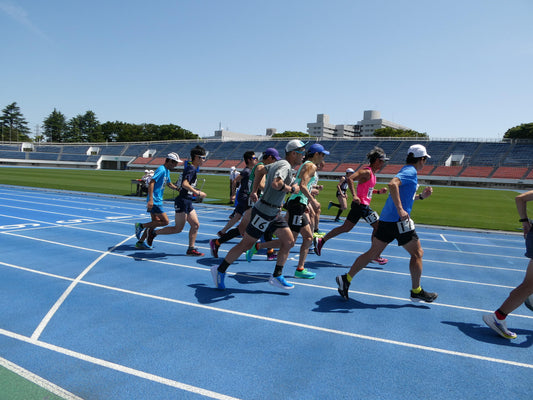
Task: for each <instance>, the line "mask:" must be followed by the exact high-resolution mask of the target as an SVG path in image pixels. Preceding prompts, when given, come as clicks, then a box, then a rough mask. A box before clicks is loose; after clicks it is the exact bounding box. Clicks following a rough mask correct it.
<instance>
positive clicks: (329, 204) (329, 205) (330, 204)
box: [328, 201, 333, 210]
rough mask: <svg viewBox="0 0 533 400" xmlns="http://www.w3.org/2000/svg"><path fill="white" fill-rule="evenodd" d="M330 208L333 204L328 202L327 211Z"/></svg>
mask: <svg viewBox="0 0 533 400" xmlns="http://www.w3.org/2000/svg"><path fill="white" fill-rule="evenodd" d="M332 206H333V202H332V201H330V202H329V203H328V210H329V209H330V208H331V207H332Z"/></svg>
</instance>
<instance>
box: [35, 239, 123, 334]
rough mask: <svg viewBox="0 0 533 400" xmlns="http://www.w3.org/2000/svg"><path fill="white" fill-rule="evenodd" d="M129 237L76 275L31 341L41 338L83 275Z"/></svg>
mask: <svg viewBox="0 0 533 400" xmlns="http://www.w3.org/2000/svg"><path fill="white" fill-rule="evenodd" d="M130 239H131V237H128V238H126V239H124V240H123V241H122V242H120V243H118V244H116V245H115V246H113V247H112V248H111V249H110V250H108V251H106V252H105V253H102V254H100V256H99V257H98V258H97V259H96V260H94V261H93V262H92V263H91V264H89V266H88V267H87V268H85V270H84V271H83V272H82V273H81V274H79V275H78V277H77V278H76V279H74V281H73V282H72V283H71V284H70V285H69V287H68V288H67V290H65V292H64V293H63V294H62V295H61V296H60V297H59V299H58V300H57V301H56V303H55V304H54V305H53V306H52V308H51V309H50V310H49V311H48V313H47V314H46V315H45V317H44V318H43V320H42V321H41V323H40V324H39V326H37V329H35V331H34V332H33V334H32V335H31V338H32V339H33V340H37V339H39V336H41V333H43V330H44V329H45V328H46V325H48V323H49V322H50V320H51V319H52V317H53V316H54V314H55V313H56V312H57V310H58V309H59V307H61V305H62V304H63V303H64V301H65V300H66V299H67V297H68V295H69V294H70V293H71V292H72V291H73V290H74V288H75V287H76V285H77V284H78V283H79V282H80V281H81V280H82V279H83V277H84V276H85V275H87V273H88V272H89V271H90V270H91V269H92V268H93V267H94V266H95V265H96V264H98V262H100V260H101V259H102V258H104V257H105V256H107V255H108V254H110V253H111V252H112V251H113V250H115V249H116V248H117V247H118V246H120V245H122V244H124V243H125V242H127V241H128V240H130Z"/></svg>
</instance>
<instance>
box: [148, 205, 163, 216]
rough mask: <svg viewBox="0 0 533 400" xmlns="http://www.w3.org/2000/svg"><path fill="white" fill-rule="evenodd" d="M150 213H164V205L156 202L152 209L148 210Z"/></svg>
mask: <svg viewBox="0 0 533 400" xmlns="http://www.w3.org/2000/svg"><path fill="white" fill-rule="evenodd" d="M148 212H149V213H150V214H164V213H165V212H164V211H163V206H158V205H156V204H154V205H153V206H152V209H151V210H150V211H148Z"/></svg>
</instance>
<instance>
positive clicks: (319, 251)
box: [314, 238, 326, 256]
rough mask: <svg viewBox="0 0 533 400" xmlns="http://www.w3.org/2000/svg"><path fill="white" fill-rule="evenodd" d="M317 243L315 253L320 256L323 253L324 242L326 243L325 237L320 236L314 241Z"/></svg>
mask: <svg viewBox="0 0 533 400" xmlns="http://www.w3.org/2000/svg"><path fill="white" fill-rule="evenodd" d="M314 243H315V254H316V255H317V256H320V255H321V254H322V247H323V246H324V243H326V242H325V241H324V239H322V238H318V239H316V240H315V241H314Z"/></svg>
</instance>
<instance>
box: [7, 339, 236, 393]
mask: <svg viewBox="0 0 533 400" xmlns="http://www.w3.org/2000/svg"><path fill="white" fill-rule="evenodd" d="M0 335H4V336H7V337H9V338H12V339H16V340H19V341H21V342H26V343H29V344H33V345H35V346H38V347H42V348H44V349H47V350H51V351H54V352H56V353H59V354H63V355H66V356H69V357H73V358H76V359H78V360H82V361H85V362H88V363H91V364H95V365H99V366H101V367H105V368H109V369H112V370H114V371H118V372H123V373H125V374H128V375H132V376H135V377H138V378H143V379H146V380H149V381H152V382H156V383H161V384H163V385H166V386H170V387H174V388H177V389H181V390H185V391H187V392H191V393H195V394H199V395H202V396H206V397H210V398H212V399H217V400H239V399H237V398H236V397H231V396H226V395H224V394H220V393H217V392H212V391H210V390H206V389H202V388H199V387H197V386H191V385H187V384H186V383H182V382H178V381H174V380H172V379H168V378H163V377H161V376H158V375H154V374H150V373H148V372H144V371H140V370H138V369H134V368H129V367H126V366H124V365H120V364H116V363H113V362H110V361H106V360H102V359H100V358H96V357H92V356H89V355H87V354H83V353H78V352H77V351H73V350H69V349H66V348H64V347H59V346H55V345H53V344H50V343H46V342H42V341H40V340H34V339H32V338H29V337H27V336H23V335H19V334H18V333H15V332H10V331H6V330H4V329H0Z"/></svg>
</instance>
